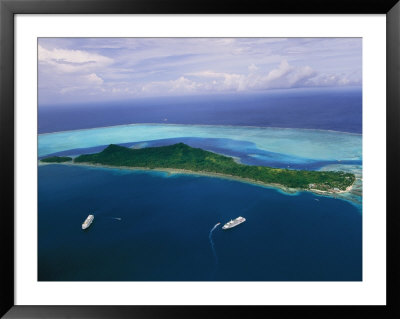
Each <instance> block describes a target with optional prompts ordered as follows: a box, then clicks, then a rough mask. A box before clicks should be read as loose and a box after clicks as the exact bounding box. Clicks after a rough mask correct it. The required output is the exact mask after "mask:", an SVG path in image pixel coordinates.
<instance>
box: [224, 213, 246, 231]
mask: <svg viewBox="0 0 400 319" xmlns="http://www.w3.org/2000/svg"><path fill="white" fill-rule="evenodd" d="M245 221H246V218H244V217H242V216H239V217H238V218H235V219H233V220H232V219H231V220H230V221H229V222H227V223H226V224H225V225H224V226H222V229H229V228H232V227H235V226H237V225H239V224H241V223H244V222H245Z"/></svg>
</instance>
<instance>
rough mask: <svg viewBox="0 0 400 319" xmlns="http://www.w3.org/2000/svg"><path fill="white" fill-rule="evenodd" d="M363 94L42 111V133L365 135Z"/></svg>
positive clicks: (177, 100)
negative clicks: (153, 127)
mask: <svg viewBox="0 0 400 319" xmlns="http://www.w3.org/2000/svg"><path fill="white" fill-rule="evenodd" d="M361 114H362V91H361V89H360V88H342V89H317V90H316V89H292V90H276V91H270V92H268V93H262V94H252V95H249V94H231V95H208V96H198V97H163V98H147V99H136V100H133V101H111V102H98V103H89V104H74V105H69V104H60V105H41V106H40V107H39V109H38V119H39V121H38V130H39V133H40V134H41V133H51V132H58V131H66V130H77V129H83V128H94V127H104V126H112V125H122V124H131V123H163V124H168V123H173V124H206V125H240V126H247V125H251V126H261V127H286V128H289V127H290V128H308V129H321V130H333V131H341V132H349V133H359V134H360V133H361V132H362V116H361Z"/></svg>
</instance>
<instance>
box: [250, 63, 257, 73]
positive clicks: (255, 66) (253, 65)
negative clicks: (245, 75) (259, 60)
mask: <svg viewBox="0 0 400 319" xmlns="http://www.w3.org/2000/svg"><path fill="white" fill-rule="evenodd" d="M248 69H249V71H250V72H251V73H253V72H256V71H257V70H258V67H257V65H255V64H254V63H252V64H250V65H249V67H248Z"/></svg>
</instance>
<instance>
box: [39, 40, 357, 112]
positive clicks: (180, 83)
mask: <svg viewBox="0 0 400 319" xmlns="http://www.w3.org/2000/svg"><path fill="white" fill-rule="evenodd" d="M361 57H362V39H361V38H39V40H38V79H39V86H38V87H39V92H38V94H39V105H57V104H60V103H70V104H74V103H77V104H78V103H86V102H96V101H106V100H110V101H117V100H130V99H137V98H145V97H162V96H182V95H186V96H188V95H197V96H198V95H210V94H221V93H222V94H229V93H249V94H251V93H254V92H263V91H268V90H273V89H293V88H310V87H315V88H319V87H344V86H361V83H362V59H361Z"/></svg>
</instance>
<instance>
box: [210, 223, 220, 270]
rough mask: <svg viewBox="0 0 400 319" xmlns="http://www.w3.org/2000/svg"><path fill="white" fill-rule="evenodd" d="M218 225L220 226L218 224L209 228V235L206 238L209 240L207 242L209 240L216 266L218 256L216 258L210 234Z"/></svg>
mask: <svg viewBox="0 0 400 319" xmlns="http://www.w3.org/2000/svg"><path fill="white" fill-rule="evenodd" d="M219 224H220V223H217V224H215V225H214V227H213V228H211V230H210V233H209V235H208V238H209V240H210V245H211V250H212V252H213V255H214V260H215V264H216V265H218V256H217V252H216V250H215V247H214V241H213V239H212V233H213V231H214V230H215V229H216V228H217V227H218V226H219Z"/></svg>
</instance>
